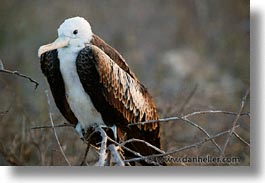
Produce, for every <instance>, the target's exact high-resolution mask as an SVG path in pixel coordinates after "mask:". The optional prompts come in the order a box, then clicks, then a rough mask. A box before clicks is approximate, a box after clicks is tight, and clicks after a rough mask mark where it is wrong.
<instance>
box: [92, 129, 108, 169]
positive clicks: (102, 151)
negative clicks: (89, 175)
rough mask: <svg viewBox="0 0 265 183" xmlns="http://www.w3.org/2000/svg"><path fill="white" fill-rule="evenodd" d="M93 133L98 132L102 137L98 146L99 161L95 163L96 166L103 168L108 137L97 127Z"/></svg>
mask: <svg viewBox="0 0 265 183" xmlns="http://www.w3.org/2000/svg"><path fill="white" fill-rule="evenodd" d="M95 131H97V132H100V135H101V137H102V141H101V145H100V151H99V159H98V162H97V163H96V166H104V165H105V162H106V158H107V153H106V152H107V140H108V136H107V134H106V132H105V131H104V130H103V129H102V128H101V127H97V128H96V129H95Z"/></svg>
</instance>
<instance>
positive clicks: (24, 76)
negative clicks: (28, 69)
mask: <svg viewBox="0 0 265 183" xmlns="http://www.w3.org/2000/svg"><path fill="white" fill-rule="evenodd" d="M0 72H2V73H7V74H13V75H17V76H19V77H22V78H26V79H28V80H29V81H30V82H32V83H34V84H35V89H37V87H38V86H39V83H38V82H37V81H36V80H34V79H32V78H31V77H30V76H27V75H25V74H21V73H19V72H18V71H11V70H7V69H5V68H4V65H3V63H2V61H1V59H0Z"/></svg>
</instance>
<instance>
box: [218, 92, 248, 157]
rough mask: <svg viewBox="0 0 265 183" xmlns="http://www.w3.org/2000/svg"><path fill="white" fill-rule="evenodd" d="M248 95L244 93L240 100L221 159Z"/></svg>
mask: <svg viewBox="0 0 265 183" xmlns="http://www.w3.org/2000/svg"><path fill="white" fill-rule="evenodd" d="M248 94H249V90H247V91H246V93H245V95H244V97H243V98H242V101H241V105H240V109H239V111H238V113H237V115H236V118H235V119H234V121H233V123H232V128H231V130H230V132H229V134H228V136H227V139H226V141H225V144H224V147H223V149H222V152H221V157H223V156H224V155H225V150H226V148H227V145H228V143H229V141H230V138H231V136H232V134H233V132H234V130H235V126H236V123H237V121H238V120H239V118H240V114H241V112H242V110H243V108H244V106H245V102H246V100H247V97H248Z"/></svg>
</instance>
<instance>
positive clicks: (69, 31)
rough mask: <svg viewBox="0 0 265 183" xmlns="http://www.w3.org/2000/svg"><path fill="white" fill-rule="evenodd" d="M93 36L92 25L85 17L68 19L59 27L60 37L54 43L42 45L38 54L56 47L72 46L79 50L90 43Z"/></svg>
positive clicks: (73, 49)
mask: <svg viewBox="0 0 265 183" xmlns="http://www.w3.org/2000/svg"><path fill="white" fill-rule="evenodd" d="M92 36H93V33H92V30H91V26H90V24H89V23H88V22H87V21H86V20H85V19H84V18H82V17H73V18H69V19H66V20H65V21H64V22H63V23H62V24H61V25H60V27H59V29H58V38H57V39H56V40H55V41H54V42H53V43H50V44H47V45H43V46H41V47H40V48H39V51H38V56H39V57H40V56H41V55H42V54H43V53H45V52H47V51H51V50H54V49H65V48H70V49H71V50H72V51H77V52H78V51H80V50H81V49H83V48H84V47H85V45H86V44H89V43H90V41H91V39H92Z"/></svg>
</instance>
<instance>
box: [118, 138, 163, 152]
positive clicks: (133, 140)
mask: <svg viewBox="0 0 265 183" xmlns="http://www.w3.org/2000/svg"><path fill="white" fill-rule="evenodd" d="M132 142H141V143H143V144H145V145H146V146H148V147H150V148H152V149H154V150H156V151H157V152H160V153H165V152H164V151H162V150H161V149H159V148H157V147H156V146H153V145H152V144H150V143H148V142H146V141H144V140H141V139H134V138H132V139H129V140H126V141H125V142H123V143H120V144H119V145H120V146H122V147H124V146H125V144H127V143H132Z"/></svg>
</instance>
